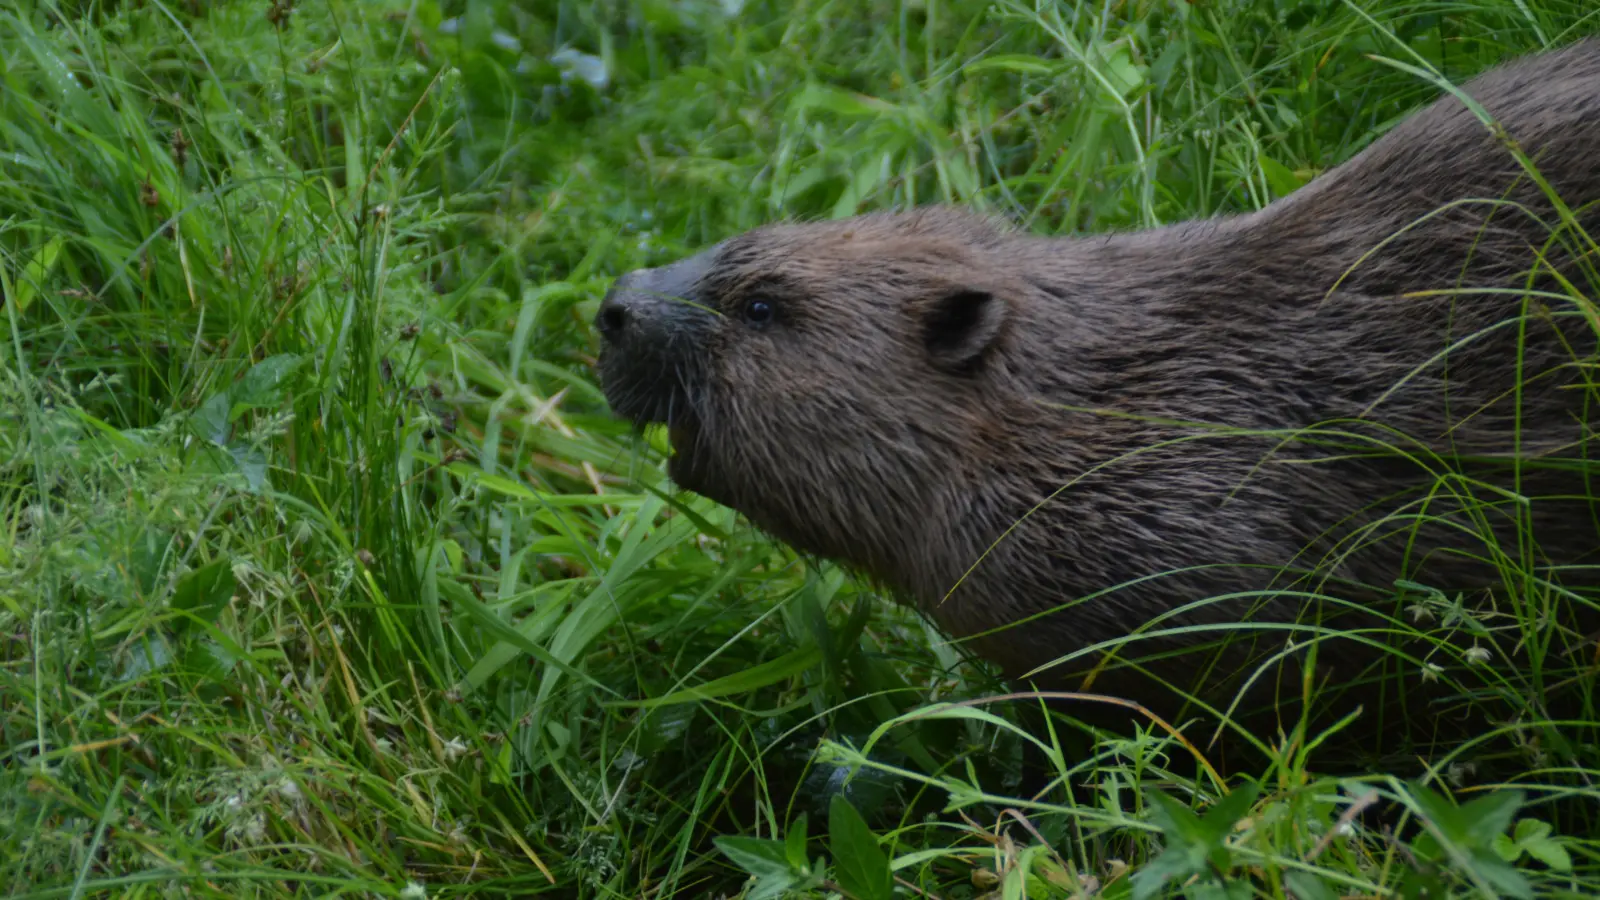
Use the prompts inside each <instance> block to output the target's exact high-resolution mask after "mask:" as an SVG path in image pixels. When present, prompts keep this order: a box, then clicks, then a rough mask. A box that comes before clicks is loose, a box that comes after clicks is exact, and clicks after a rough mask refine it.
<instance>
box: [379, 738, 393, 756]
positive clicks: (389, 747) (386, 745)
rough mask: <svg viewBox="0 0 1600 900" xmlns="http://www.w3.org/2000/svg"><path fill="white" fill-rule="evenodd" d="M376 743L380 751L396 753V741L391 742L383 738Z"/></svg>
mask: <svg viewBox="0 0 1600 900" xmlns="http://www.w3.org/2000/svg"><path fill="white" fill-rule="evenodd" d="M376 743H377V745H378V749H379V750H380V751H382V752H384V753H393V752H394V741H391V740H389V739H388V738H386V737H381V738H378V740H377V741H376Z"/></svg>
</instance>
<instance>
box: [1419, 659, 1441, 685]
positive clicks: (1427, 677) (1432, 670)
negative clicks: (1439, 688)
mask: <svg viewBox="0 0 1600 900" xmlns="http://www.w3.org/2000/svg"><path fill="white" fill-rule="evenodd" d="M1443 671H1444V667H1443V666H1441V665H1439V664H1438V663H1423V664H1422V680H1423V681H1438V680H1439V673H1440V672H1443Z"/></svg>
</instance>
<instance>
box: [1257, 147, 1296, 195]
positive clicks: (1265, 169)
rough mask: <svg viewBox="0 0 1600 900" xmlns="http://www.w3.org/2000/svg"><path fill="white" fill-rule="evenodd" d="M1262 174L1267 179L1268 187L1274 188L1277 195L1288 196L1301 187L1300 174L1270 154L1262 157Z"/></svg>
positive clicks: (1273, 191) (1273, 190)
mask: <svg viewBox="0 0 1600 900" xmlns="http://www.w3.org/2000/svg"><path fill="white" fill-rule="evenodd" d="M1260 163H1261V174H1262V175H1263V176H1264V177H1265V178H1266V179H1267V187H1269V188H1271V189H1272V194H1273V196H1275V197H1287V196H1289V195H1290V194H1292V193H1294V192H1295V191H1298V190H1299V189H1300V188H1301V181H1300V178H1299V176H1297V175H1295V174H1294V171H1293V170H1292V169H1290V168H1289V167H1288V166H1286V165H1284V164H1283V163H1281V162H1278V161H1277V160H1275V159H1273V158H1272V157H1270V156H1262V157H1260Z"/></svg>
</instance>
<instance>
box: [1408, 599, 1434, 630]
mask: <svg viewBox="0 0 1600 900" xmlns="http://www.w3.org/2000/svg"><path fill="white" fill-rule="evenodd" d="M1406 612H1408V613H1410V614H1411V621H1412V622H1413V623H1415V624H1417V625H1421V624H1422V623H1423V622H1431V621H1433V610H1431V609H1429V608H1428V607H1427V606H1425V605H1423V604H1421V603H1413V604H1411V605H1410V606H1408V607H1406Z"/></svg>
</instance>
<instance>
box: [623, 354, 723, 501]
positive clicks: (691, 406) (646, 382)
mask: <svg viewBox="0 0 1600 900" xmlns="http://www.w3.org/2000/svg"><path fill="white" fill-rule="evenodd" d="M639 362H640V360H638V359H637V358H635V359H630V360H623V359H619V358H617V354H608V353H602V354H601V358H600V366H599V369H600V382H601V392H602V393H603V394H604V395H605V398H606V403H607V404H609V405H610V407H611V411H612V412H613V413H614V414H616V415H617V416H618V417H619V418H623V419H626V420H628V421H629V422H630V423H632V425H633V427H634V429H635V430H637V431H640V432H643V431H644V430H645V429H647V428H649V427H651V426H653V425H663V426H665V427H666V430H667V439H668V441H669V442H670V443H671V445H672V455H671V456H670V457H669V458H668V460H667V469H668V472H669V474H671V475H672V478H673V480H674V481H677V482H678V483H679V484H683V485H684V486H685V487H689V485H688V484H685V483H684V480H683V478H682V477H680V475H682V476H688V477H689V478H691V479H692V478H693V476H694V469H695V467H693V466H691V465H690V464H689V457H690V456H691V455H692V454H693V451H694V449H695V447H696V446H697V445H698V443H699V441H700V436H701V432H702V431H703V419H702V417H701V416H700V414H699V410H698V407H697V406H696V403H695V400H694V397H695V390H694V387H693V386H694V385H695V384H696V383H697V380H696V379H695V377H694V375H695V373H694V372H692V371H689V370H687V369H686V368H685V367H683V366H671V365H659V364H658V365H655V366H640V365H639ZM657 362H658V363H659V362H660V361H659V360H658V361H657ZM691 489H692V488H691Z"/></svg>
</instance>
